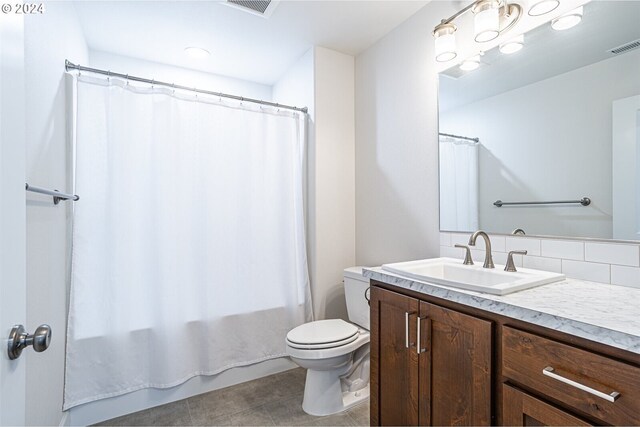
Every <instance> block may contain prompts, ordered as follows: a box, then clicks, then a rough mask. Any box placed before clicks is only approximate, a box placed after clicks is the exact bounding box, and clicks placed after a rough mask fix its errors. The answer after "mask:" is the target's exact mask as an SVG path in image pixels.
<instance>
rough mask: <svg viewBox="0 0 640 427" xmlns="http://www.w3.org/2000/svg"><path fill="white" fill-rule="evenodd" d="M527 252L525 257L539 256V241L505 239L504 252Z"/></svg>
mask: <svg viewBox="0 0 640 427" xmlns="http://www.w3.org/2000/svg"><path fill="white" fill-rule="evenodd" d="M510 251H527V255H540V240H539V239H531V238H529V237H507V238H506V242H505V252H510Z"/></svg>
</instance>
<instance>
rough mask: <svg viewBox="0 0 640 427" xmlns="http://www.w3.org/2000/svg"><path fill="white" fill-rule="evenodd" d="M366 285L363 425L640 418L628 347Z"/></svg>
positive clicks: (635, 359)
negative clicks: (366, 421)
mask: <svg viewBox="0 0 640 427" xmlns="http://www.w3.org/2000/svg"><path fill="white" fill-rule="evenodd" d="M371 285H372V287H371V425H407V426H411V425H478V426H479V425H491V424H493V425H513V426H534V425H535V426H541V425H552V426H553V425H640V357H639V356H638V355H637V354H635V353H629V352H626V351H624V350H620V349H616V348H613V347H610V346H607V345H604V344H601V343H596V342H593V341H587V340H585V339H582V338H579V337H576V336H573V335H569V334H566V333H562V332H558V331H554V330H551V329H547V328H543V327H541V326H537V325H533V324H531V323H528V322H524V321H520V320H516V319H512V318H507V317H504V316H501V315H499V314H496V313H492V312H488V311H486V310H482V309H479V308H474V307H469V306H465V305H461V304H458V303H456V302H452V301H449V300H446V299H442V298H438V297H434V296H430V295H425V294H422V293H419V292H415V291H413V290H409V289H403V288H398V287H396V286H394V285H390V284H386V283H383V282H378V281H375V280H372V282H371Z"/></svg>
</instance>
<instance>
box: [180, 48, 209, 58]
mask: <svg viewBox="0 0 640 427" xmlns="http://www.w3.org/2000/svg"><path fill="white" fill-rule="evenodd" d="M184 53H185V54H186V55H187V56H190V57H191V58H194V59H204V58H207V57H208V56H209V55H211V53H209V51H208V50H206V49H203V48H201V47H195V46H190V47H187V48H185V49H184Z"/></svg>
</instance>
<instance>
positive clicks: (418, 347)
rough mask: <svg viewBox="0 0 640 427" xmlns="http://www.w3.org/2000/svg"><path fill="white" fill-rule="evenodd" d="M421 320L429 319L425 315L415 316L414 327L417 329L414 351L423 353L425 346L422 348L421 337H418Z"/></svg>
mask: <svg viewBox="0 0 640 427" xmlns="http://www.w3.org/2000/svg"><path fill="white" fill-rule="evenodd" d="M423 320H429V319H428V318H427V317H419V316H418V317H417V318H416V329H417V331H418V334H417V338H416V352H417V353H418V354H420V353H424V352H425V351H426V349H425V348H422V339H420V324H421V323H422V321H423Z"/></svg>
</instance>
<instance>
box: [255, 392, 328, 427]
mask: <svg viewBox="0 0 640 427" xmlns="http://www.w3.org/2000/svg"><path fill="white" fill-rule="evenodd" d="M265 408H266V409H267V410H268V411H269V415H271V418H272V419H273V422H274V423H275V424H276V425H278V426H300V425H309V424H311V423H313V422H315V421H316V420H317V419H318V417H314V416H312V415H309V414H307V413H306V412H304V411H303V410H302V396H298V397H293V398H291V399H288V400H281V401H276V402H272V403H269V404H267V405H265Z"/></svg>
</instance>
